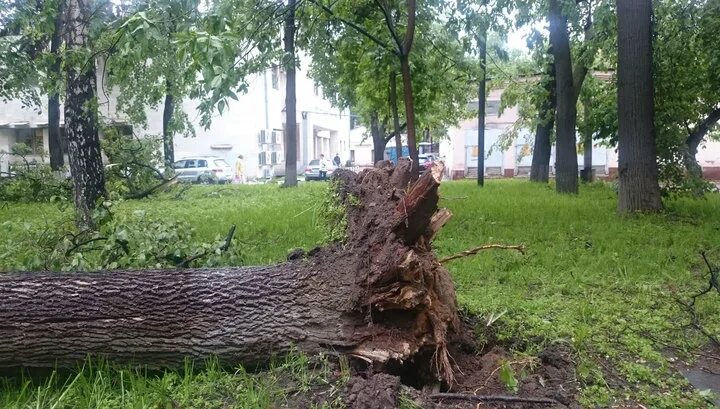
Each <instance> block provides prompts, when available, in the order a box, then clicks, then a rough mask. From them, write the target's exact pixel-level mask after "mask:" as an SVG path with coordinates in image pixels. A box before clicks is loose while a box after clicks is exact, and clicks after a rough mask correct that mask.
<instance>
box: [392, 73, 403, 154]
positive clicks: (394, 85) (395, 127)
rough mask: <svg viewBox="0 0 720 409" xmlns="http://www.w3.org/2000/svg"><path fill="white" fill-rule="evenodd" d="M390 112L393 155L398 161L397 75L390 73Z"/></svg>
mask: <svg viewBox="0 0 720 409" xmlns="http://www.w3.org/2000/svg"><path fill="white" fill-rule="evenodd" d="M390 110H391V111H392V117H393V132H394V133H395V153H396V155H397V158H398V160H400V158H402V156H403V155H402V153H403V152H402V136H401V135H400V117H399V115H398V103H397V74H396V73H395V71H393V72H391V73H390Z"/></svg>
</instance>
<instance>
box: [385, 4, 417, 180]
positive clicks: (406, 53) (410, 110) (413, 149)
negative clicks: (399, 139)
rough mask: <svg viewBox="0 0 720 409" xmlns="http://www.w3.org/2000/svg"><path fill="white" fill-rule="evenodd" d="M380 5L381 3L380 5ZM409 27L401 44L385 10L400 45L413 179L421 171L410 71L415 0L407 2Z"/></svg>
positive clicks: (390, 28)
mask: <svg viewBox="0 0 720 409" xmlns="http://www.w3.org/2000/svg"><path fill="white" fill-rule="evenodd" d="M378 4H380V3H378ZM407 13H408V18H407V25H406V27H405V38H404V40H403V41H402V43H400V42H399V41H398V36H397V33H395V31H394V26H393V25H392V24H391V23H390V21H389V19H390V17H389V12H388V10H387V8H386V9H385V15H386V20H387V22H388V29H389V30H390V33H391V34H392V35H393V38H394V39H395V41H396V42H397V45H398V57H399V58H400V72H401V73H402V80H403V97H404V99H405V118H406V120H407V141H408V150H409V151H410V159H412V175H413V176H412V177H413V178H416V177H417V172H418V170H419V165H420V163H419V160H418V150H417V136H416V131H415V125H416V124H415V101H414V100H413V86H412V73H411V69H410V52H411V51H412V45H413V41H414V40H415V19H416V17H417V4H416V1H415V0H407Z"/></svg>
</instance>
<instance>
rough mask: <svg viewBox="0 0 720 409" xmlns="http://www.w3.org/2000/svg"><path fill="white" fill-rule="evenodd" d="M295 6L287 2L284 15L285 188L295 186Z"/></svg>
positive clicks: (293, 1)
mask: <svg viewBox="0 0 720 409" xmlns="http://www.w3.org/2000/svg"><path fill="white" fill-rule="evenodd" d="M295 4H296V0H288V6H287V7H288V10H287V13H286V14H285V33H284V38H283V40H284V43H285V72H286V74H287V82H286V84H285V142H286V144H285V186H297V118H296V117H297V109H296V105H295V103H296V98H295V58H296V57H295Z"/></svg>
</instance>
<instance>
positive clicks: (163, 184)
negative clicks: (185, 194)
mask: <svg viewBox="0 0 720 409" xmlns="http://www.w3.org/2000/svg"><path fill="white" fill-rule="evenodd" d="M177 183H178V180H177V176H174V177H173V178H172V179H164V180H163V181H162V182H160V183H158V184H157V185H155V186H152V187H149V188H147V189H145V190H143V191H142V192H138V193H133V194H130V195H128V196H127V197H126V199H132V200H136V199H144V198H146V197H148V196H150V195H151V194H153V193H155V191H157V190H159V189H164V188H166V187H169V186H173V185H176V184H177Z"/></svg>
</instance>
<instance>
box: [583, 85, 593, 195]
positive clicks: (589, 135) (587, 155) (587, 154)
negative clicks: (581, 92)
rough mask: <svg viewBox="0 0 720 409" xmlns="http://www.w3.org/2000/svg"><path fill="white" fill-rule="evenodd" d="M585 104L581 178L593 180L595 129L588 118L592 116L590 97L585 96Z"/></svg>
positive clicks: (584, 180)
mask: <svg viewBox="0 0 720 409" xmlns="http://www.w3.org/2000/svg"><path fill="white" fill-rule="evenodd" d="M582 105H583V117H584V118H585V126H584V127H583V129H582V132H583V170H582V172H580V178H581V179H582V181H583V182H588V183H589V182H592V181H593V174H592V162H593V155H592V149H593V130H592V129H591V128H590V126H589V125H588V118H590V109H591V108H590V98H589V97H584V98H583V101H582Z"/></svg>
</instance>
